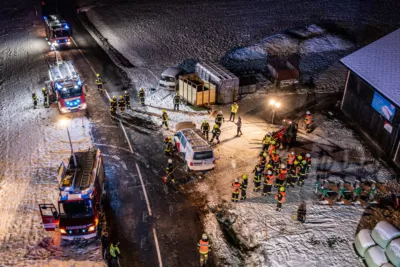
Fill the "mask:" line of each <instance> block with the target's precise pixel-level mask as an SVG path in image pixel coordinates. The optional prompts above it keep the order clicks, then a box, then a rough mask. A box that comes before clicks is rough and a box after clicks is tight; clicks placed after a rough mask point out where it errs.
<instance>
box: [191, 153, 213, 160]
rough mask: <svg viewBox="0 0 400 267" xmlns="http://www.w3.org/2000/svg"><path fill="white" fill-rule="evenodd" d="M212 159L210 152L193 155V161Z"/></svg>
mask: <svg viewBox="0 0 400 267" xmlns="http://www.w3.org/2000/svg"><path fill="white" fill-rule="evenodd" d="M212 158H213V152H212V151H202V152H195V153H194V155H193V159H194V160H202V159H212Z"/></svg>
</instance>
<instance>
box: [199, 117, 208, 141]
mask: <svg viewBox="0 0 400 267" xmlns="http://www.w3.org/2000/svg"><path fill="white" fill-rule="evenodd" d="M200 130H201V132H202V133H203V135H204V137H205V138H206V139H207V141H208V132H209V131H210V124H208V121H207V120H204V121H203V123H202V124H201V127H200Z"/></svg>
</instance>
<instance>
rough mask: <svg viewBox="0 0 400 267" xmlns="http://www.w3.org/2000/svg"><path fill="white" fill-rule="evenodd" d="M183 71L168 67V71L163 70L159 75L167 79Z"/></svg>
mask: <svg viewBox="0 0 400 267" xmlns="http://www.w3.org/2000/svg"><path fill="white" fill-rule="evenodd" d="M182 71H183V69H181V68H177V67H169V68H168V69H166V70H164V72H163V73H161V75H162V76H167V77H175V76H176V75H178V74H179V73H180V72H182Z"/></svg>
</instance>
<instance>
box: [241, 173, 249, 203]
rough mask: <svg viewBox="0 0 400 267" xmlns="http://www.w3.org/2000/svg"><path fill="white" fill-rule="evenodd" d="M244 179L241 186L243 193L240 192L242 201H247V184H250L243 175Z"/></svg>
mask: <svg viewBox="0 0 400 267" xmlns="http://www.w3.org/2000/svg"><path fill="white" fill-rule="evenodd" d="M242 178H243V181H242V183H241V184H240V190H241V192H240V194H241V197H240V200H246V198H247V195H246V191H247V184H248V181H247V175H246V174H243V175H242Z"/></svg>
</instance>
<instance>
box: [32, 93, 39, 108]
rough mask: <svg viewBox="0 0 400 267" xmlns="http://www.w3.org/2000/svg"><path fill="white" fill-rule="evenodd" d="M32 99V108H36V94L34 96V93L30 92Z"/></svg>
mask: <svg viewBox="0 0 400 267" xmlns="http://www.w3.org/2000/svg"><path fill="white" fill-rule="evenodd" d="M32 100H33V108H34V109H36V107H37V100H38V98H37V96H36V93H32Z"/></svg>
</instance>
